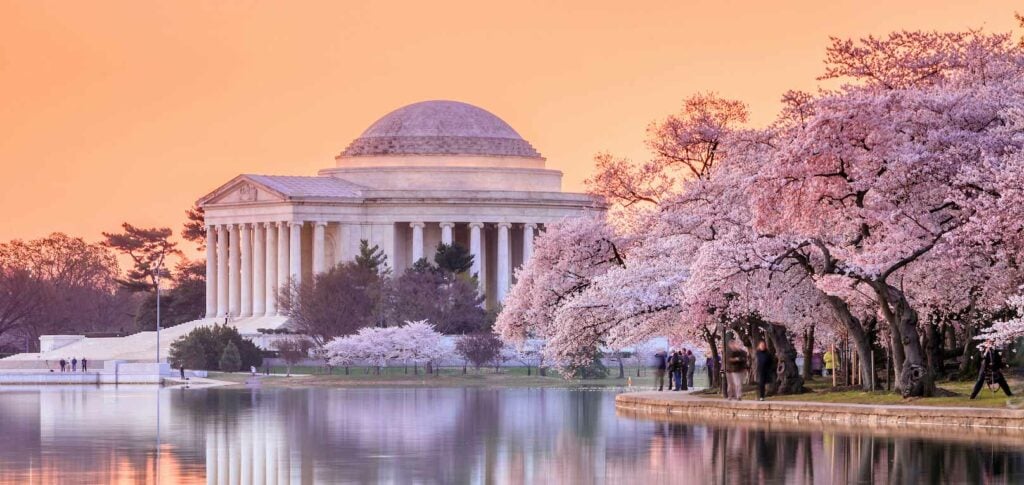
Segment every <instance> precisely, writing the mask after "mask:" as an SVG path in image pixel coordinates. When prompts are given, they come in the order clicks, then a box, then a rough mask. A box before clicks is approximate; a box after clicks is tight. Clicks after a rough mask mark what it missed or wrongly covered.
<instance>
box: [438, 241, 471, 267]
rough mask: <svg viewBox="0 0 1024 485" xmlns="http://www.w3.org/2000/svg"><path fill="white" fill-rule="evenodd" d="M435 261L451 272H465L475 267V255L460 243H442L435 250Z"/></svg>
mask: <svg viewBox="0 0 1024 485" xmlns="http://www.w3.org/2000/svg"><path fill="white" fill-rule="evenodd" d="M434 263H436V264H437V267H438V268H441V269H443V270H445V271H447V272H449V273H456V274H460V273H465V272H467V271H469V269H470V268H472V267H473V255H472V254H470V252H469V250H468V249H466V248H464V247H462V246H460V245H459V244H458V243H452V244H445V243H440V244H438V245H437V251H435V252H434Z"/></svg>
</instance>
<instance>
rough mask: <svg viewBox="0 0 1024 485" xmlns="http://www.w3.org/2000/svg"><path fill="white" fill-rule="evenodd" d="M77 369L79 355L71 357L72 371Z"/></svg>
mask: <svg viewBox="0 0 1024 485" xmlns="http://www.w3.org/2000/svg"><path fill="white" fill-rule="evenodd" d="M77 370H78V358H77V357H72V358H71V372H75V371H77Z"/></svg>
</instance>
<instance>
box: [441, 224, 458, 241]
mask: <svg viewBox="0 0 1024 485" xmlns="http://www.w3.org/2000/svg"><path fill="white" fill-rule="evenodd" d="M454 228H455V223H454V222H442V223H441V243H442V244H447V245H449V246H451V244H452V241H453V240H454V238H453V237H452V230H453V229H454Z"/></svg>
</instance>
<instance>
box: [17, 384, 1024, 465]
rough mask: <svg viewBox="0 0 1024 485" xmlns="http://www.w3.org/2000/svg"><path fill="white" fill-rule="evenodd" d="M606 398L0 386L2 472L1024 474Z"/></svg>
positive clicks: (941, 450) (909, 447)
mask: <svg viewBox="0 0 1024 485" xmlns="http://www.w3.org/2000/svg"><path fill="white" fill-rule="evenodd" d="M614 396H615V393H614V392H609V391H585V390H565V389H447V388H446V389H337V390H325V389H323V390H322V389H315V390H270V389H267V390H226V389H205V390H204V389H162V390H159V391H157V390H155V389H153V388H125V387H121V388H117V389H114V388H70V387H51V388H44V389H39V388H32V389H17V388H3V389H0V482H2V483H19V484H20V483H157V482H159V483H165V484H179V483H180V484H189V483H210V484H237V483H241V484H249V483H253V484H292V483H296V484H298V483H374V482H382V483H445V484H447V483H586V484H590V483H598V484H600V483H614V484H618V483H643V484H652V483H701V484H734V483H735V484H746V483H794V484H803V483H907V484H912V483H913V484H916V483H1024V444H1022V443H1024V441H1022V440H1021V439H1018V438H1000V437H983V438H977V437H970V436H963V435H958V434H956V433H945V434H943V433H936V435H935V436H914V435H906V436H904V435H900V436H888V435H884V434H880V433H877V432H873V431H872V430H869V429H854V430H838V431H820V430H817V431H802V430H794V429H786V428H782V429H780V428H779V427H777V426H772V427H767V426H765V427H759V426H757V425H738V424H736V423H721V424H709V423H686V422H675V423H668V422H656V421H649V420H644V419H634V418H632V417H630V416H625V415H617V414H616V411H615V408H614V404H613V399H614ZM158 417H159V425H158V424H157V422H158ZM158 429H159V432H158Z"/></svg>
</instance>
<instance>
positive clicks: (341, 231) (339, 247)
mask: <svg viewBox="0 0 1024 485" xmlns="http://www.w3.org/2000/svg"><path fill="white" fill-rule="evenodd" d="M348 227H349V226H348V224H338V231H337V233H336V234H337V236H338V237H337V238H336V239H335V241H334V264H335V266H337V265H339V264H341V263H344V262H345V261H348V260H349V259H351V258H349V257H348V256H347V255H346V254H345V251H346V250H347V249H346V248H347V247H348V246H347V245H348V234H349V230H348Z"/></svg>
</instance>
